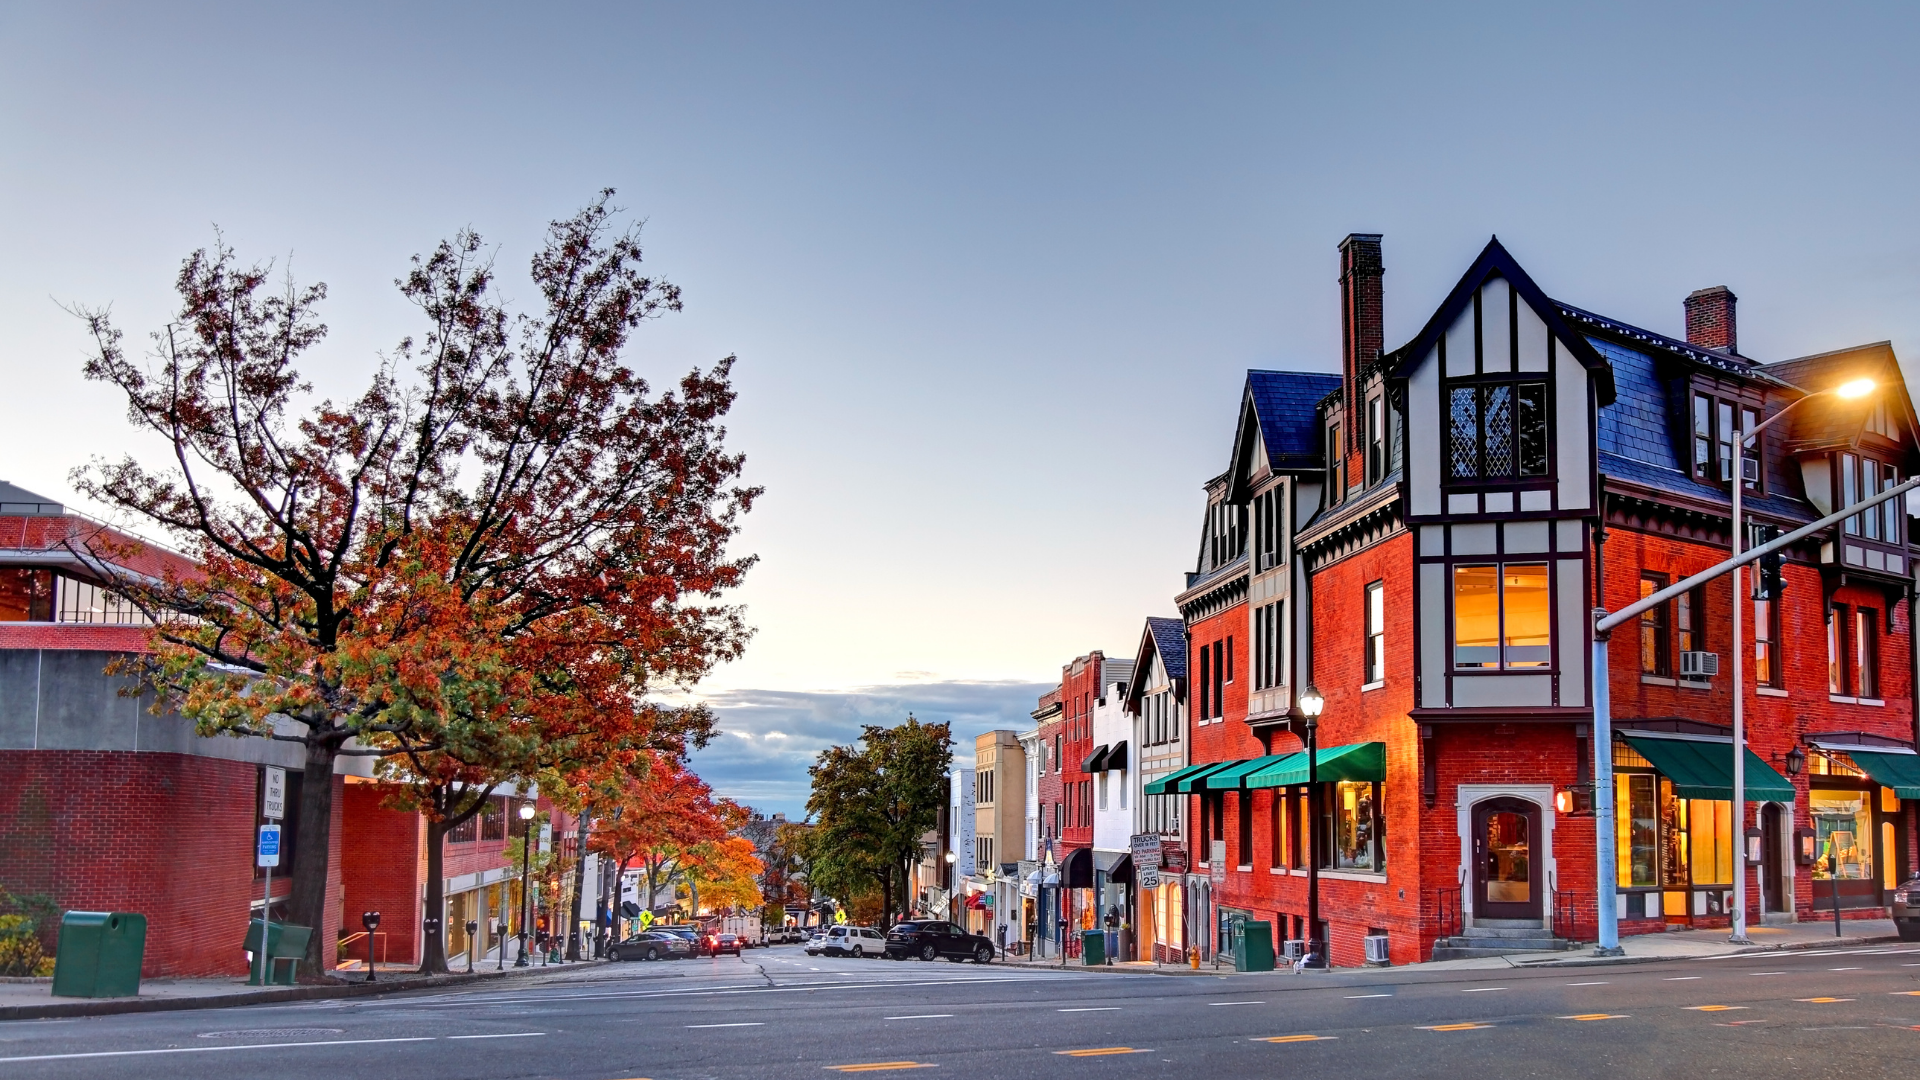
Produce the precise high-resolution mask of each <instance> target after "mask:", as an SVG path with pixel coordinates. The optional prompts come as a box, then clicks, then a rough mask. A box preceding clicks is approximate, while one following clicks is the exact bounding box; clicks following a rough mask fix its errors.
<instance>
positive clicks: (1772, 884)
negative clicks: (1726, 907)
mask: <svg viewBox="0 0 1920 1080" xmlns="http://www.w3.org/2000/svg"><path fill="white" fill-rule="evenodd" d="M1786 863H1787V860H1786V813H1785V811H1784V810H1783V809H1782V808H1781V806H1780V804H1779V803H1767V804H1766V805H1765V806H1762V807H1761V808H1760V910H1761V911H1762V912H1764V913H1766V914H1770V915H1778V914H1782V913H1785V912H1788V911H1792V910H1793V906H1792V903H1791V899H1790V898H1789V897H1788V895H1787V892H1788V889H1787V875H1786Z"/></svg>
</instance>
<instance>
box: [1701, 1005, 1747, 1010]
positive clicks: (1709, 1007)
mask: <svg viewBox="0 0 1920 1080" xmlns="http://www.w3.org/2000/svg"><path fill="white" fill-rule="evenodd" d="M1687 1008H1688V1009H1690V1010H1691V1011H1693V1012H1731V1011H1733V1010H1734V1009H1744V1008H1746V1006H1745V1005H1689V1006H1687Z"/></svg>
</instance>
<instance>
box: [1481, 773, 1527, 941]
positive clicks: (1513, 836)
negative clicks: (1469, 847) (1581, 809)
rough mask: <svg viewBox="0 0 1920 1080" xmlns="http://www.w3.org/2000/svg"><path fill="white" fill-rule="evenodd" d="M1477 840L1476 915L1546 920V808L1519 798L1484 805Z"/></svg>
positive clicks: (1495, 800) (1486, 802) (1494, 800)
mask: <svg viewBox="0 0 1920 1080" xmlns="http://www.w3.org/2000/svg"><path fill="white" fill-rule="evenodd" d="M1472 839H1473V913H1474V916H1475V917H1476V918H1485V919H1529V920H1537V919H1539V918H1541V913H1542V911H1543V910H1544V900H1545V897H1544V896H1543V895H1542V892H1543V890H1542V887H1541V886H1542V882H1541V875H1540V866H1541V859H1540V850H1539V849H1540V839H1541V836H1540V807H1539V806H1538V805H1537V804H1535V803H1532V802H1529V801H1528V800H1526V799H1515V798H1498V799H1488V800H1487V801H1485V802H1482V803H1479V804H1477V805H1475V806H1474V808H1473V836H1472Z"/></svg>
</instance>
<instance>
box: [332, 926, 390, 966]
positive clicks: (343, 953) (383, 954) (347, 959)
mask: <svg viewBox="0 0 1920 1080" xmlns="http://www.w3.org/2000/svg"><path fill="white" fill-rule="evenodd" d="M366 936H367V932H366V931H365V930H362V931H360V932H359V933H357V934H348V935H347V936H346V937H343V938H341V939H340V963H339V966H341V967H345V966H346V965H347V964H358V963H361V962H363V961H365V960H366V957H365V956H355V955H353V946H354V944H355V943H357V942H360V941H363V940H365V939H366ZM373 936H374V937H376V938H378V939H380V940H379V941H378V942H377V944H378V945H379V946H380V962H381V963H383V964H384V963H386V962H387V932H386V931H385V930H376V931H374V933H373ZM360 951H361V952H363V953H364V952H366V950H365V949H362V950H360Z"/></svg>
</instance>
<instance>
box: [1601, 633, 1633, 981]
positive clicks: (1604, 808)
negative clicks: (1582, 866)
mask: <svg viewBox="0 0 1920 1080" xmlns="http://www.w3.org/2000/svg"><path fill="white" fill-rule="evenodd" d="M1605 614H1606V608H1604V607H1596V608H1594V609H1593V616H1594V621H1595V622H1596V623H1598V622H1599V621H1600V618H1601V616H1603V615H1605ZM1611 633H1612V631H1610V630H1604V629H1598V628H1596V629H1595V630H1594V632H1593V877H1594V886H1595V891H1594V917H1595V919H1596V921H1598V923H1599V924H1600V925H1599V941H1598V942H1596V943H1595V945H1594V948H1593V955H1595V956H1624V955H1626V953H1625V950H1623V949H1621V948H1620V911H1619V908H1618V907H1617V905H1616V901H1617V900H1618V899H1619V895H1618V893H1616V891H1615V890H1616V889H1617V888H1618V887H1619V870H1618V868H1617V867H1616V866H1615V856H1616V855H1617V852H1616V850H1615V847H1614V844H1615V840H1614V835H1613V821H1614V818H1613V715H1612V708H1613V706H1612V702H1611V699H1610V695H1609V692H1608V686H1607V683H1608V678H1607V638H1608V637H1609V636H1610V635H1611Z"/></svg>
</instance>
